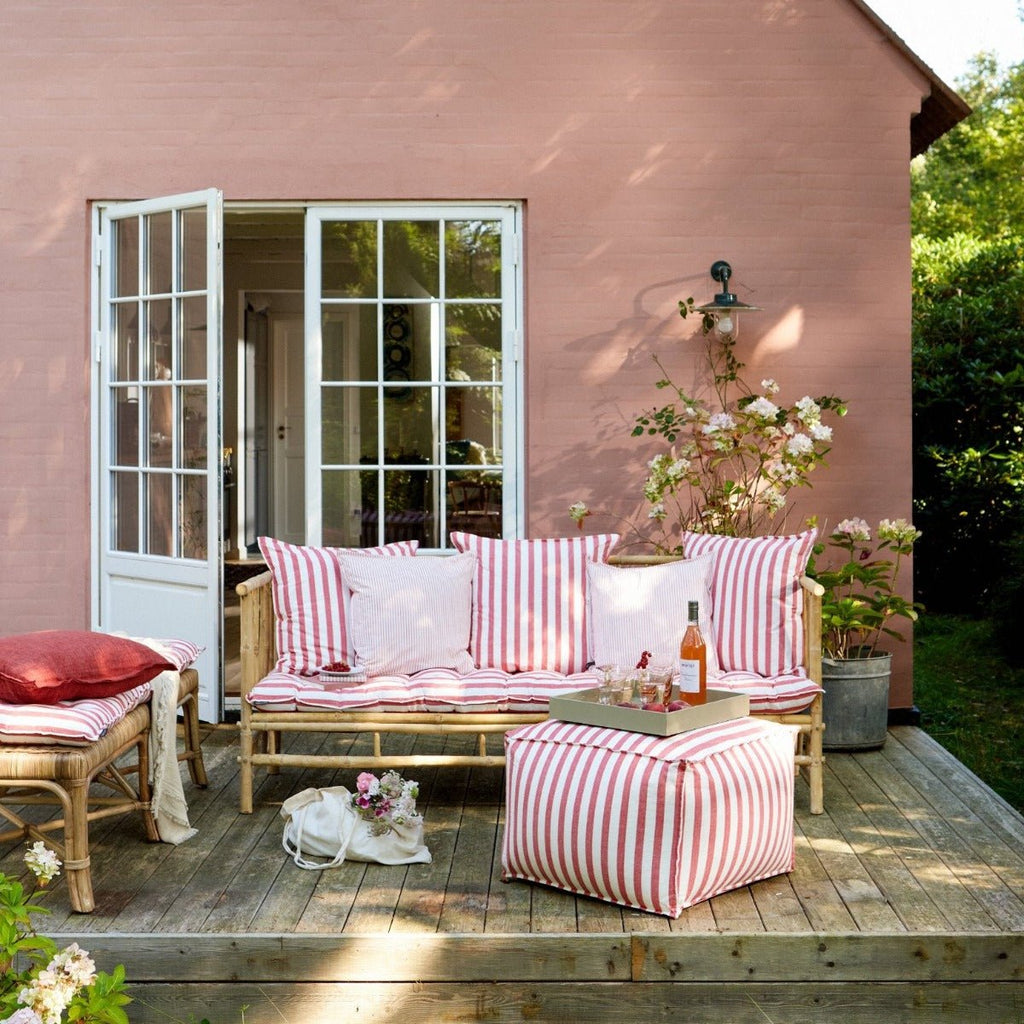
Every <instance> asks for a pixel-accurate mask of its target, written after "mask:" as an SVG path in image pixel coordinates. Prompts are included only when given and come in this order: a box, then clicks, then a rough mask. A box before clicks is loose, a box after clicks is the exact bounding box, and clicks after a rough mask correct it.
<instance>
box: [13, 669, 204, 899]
mask: <svg viewBox="0 0 1024 1024" xmlns="http://www.w3.org/2000/svg"><path fill="white" fill-rule="evenodd" d="M198 687H199V676H198V674H197V672H196V671H195V669H186V670H185V671H183V672H182V673H181V684H180V687H179V691H178V706H179V707H180V708H181V709H182V713H183V717H184V736H185V744H184V747H185V749H184V750H183V751H181V752H179V755H178V760H179V761H184V762H185V763H186V764H187V765H188V770H189V775H190V777H191V779H192V782H193V783H194V784H195V785H197V786H205V785H206V784H207V776H206V768H205V765H204V764H203V755H202V749H201V747H200V745H199V740H200V734H199V716H198V708H197V703H196V695H197V692H198ZM150 723H151V712H150V705H149V703H148V702H147V703H145V704H140V705H139V706H138V707H136V708H134V709H133V710H132V711H129V712H128V714H127V715H125V717H124V718H122V719H121V720H120V721H118V722H116V723H115V724H114V725H113V726H111V728H110V729H109V731H108V732H107V733H106V734H105V735H104V736H102V737H101V738H100V739H98V740H96V741H95V742H93V743H86V744H83V745H82V746H61V745H59V744H38V745H33V744H17V745H2V746H0V816H2V817H3V818H5V819H6V820H7V822H8V823H9V824H10V826H12V827H9V828H6V829H5V830H3V831H0V841H6V840H11V839H31V840H42V841H43V842H44V843H46V845H47V846H50V847H52V848H53V849H54V850H55V851H56V852H57V855H58V856H59V857H60V858H61V860H62V861H63V862H64V868H63V870H64V873H65V875H66V878H67V884H68V893H69V897H70V902H71V907H72V909H73V910H75V911H78V912H79V913H83V914H87V913H89V912H90V911H92V910H93V908H94V906H95V902H94V900H93V890H92V875H91V871H90V859H89V824H90V822H93V821H98V820H100V819H102V818H109V817H111V816H114V815H119V814H128V813H131V812H132V811H138V812H139V813H140V814H141V815H142V824H143V830H144V832H145V836H146V839H148V840H150V841H152V842H156V841H157V840H158V839H159V838H160V837H159V835H158V833H157V827H156V822H155V820H154V818H153V814H152V811H151V808H150V783H149V731H150ZM133 775H134V776H137V779H136V781H135V782H134V784H133V782H132V778H131V777H132V776H133ZM94 786H95V787H96V788H97V789H99V788H100V787H102V790H103V792H102V793H94V792H91V790H92V789H93V787H94ZM39 804H47V805H57V806H59V807H60V816H59V817H56V818H53V819H51V820H48V821H43V822H34V821H32V820H30V815H29V810H28V809H29V808H31V807H34V806H37V805H39ZM58 831H63V836H64V838H63V842H60V841H59V840H57V839H56V838H55V837H54V835H53V833H55V832H58Z"/></svg>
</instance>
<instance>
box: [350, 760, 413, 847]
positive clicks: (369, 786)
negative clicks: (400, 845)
mask: <svg viewBox="0 0 1024 1024" xmlns="http://www.w3.org/2000/svg"><path fill="white" fill-rule="evenodd" d="M419 795H420V787H419V784H418V783H416V782H414V781H413V780H411V779H403V778H402V776H401V775H399V774H398V772H396V771H387V772H384V774H383V775H381V777H380V778H379V779H378V778H377V776H376V775H374V774H372V773H371V772H362V773H361V774H360V775H359V777H358V778H357V779H356V792H355V793H353V794H352V803H353V805H354V806H355V808H356V810H357V811H358V812H359V815H360V817H362V818H364V819H365V820H366V821H368V822H370V834H371V835H375V836H383V835H387V834H388V833H389V832H390V831H391V830H392V829H393V828H394V827H395V826H396V825H406V824H414V823H416V822H418V821H419V820H420V815H418V814H417V813H416V798H417V797H418V796H419Z"/></svg>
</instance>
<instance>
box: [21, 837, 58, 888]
mask: <svg viewBox="0 0 1024 1024" xmlns="http://www.w3.org/2000/svg"><path fill="white" fill-rule="evenodd" d="M25 864H26V865H27V867H28V869H29V870H30V871H31V872H32V874H33V875H35V876H36V878H37V879H38V880H39V884H40V885H46V884H47V883H49V882H52V881H53V879H55V878H56V877H57V876H58V875H59V874H60V859H59V858H58V857H57V854H55V853H54V852H53V850H51V849H50V848H49V847H48V846H47V845H46V844H45V843H43V842H35V843H33V844H32V845H31V846H30V847H29V848H28V852H27V853H26V854H25Z"/></svg>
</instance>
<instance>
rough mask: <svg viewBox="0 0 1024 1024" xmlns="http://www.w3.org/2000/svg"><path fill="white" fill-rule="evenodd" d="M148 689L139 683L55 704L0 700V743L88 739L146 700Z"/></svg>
mask: <svg viewBox="0 0 1024 1024" xmlns="http://www.w3.org/2000/svg"><path fill="white" fill-rule="evenodd" d="M151 690H152V684H151V683H143V684H142V685H141V686H136V687H135V688H134V689H132V690H126V691H125V692H124V693H119V694H116V695H115V696H113V697H97V698H87V699H86V700H65V701H60V702H59V703H58V704H6V703H0V743H14V744H61V745H65V746H75V745H81V744H86V743H92V742H94V741H95V740H98V739H100V738H101V737H102V736H103V735H104V734H105V733H106V732H107V730H108V729H109V728H110V727H111V726H112V725H114V724H115V723H116V722H119V721H120V720H121V719H122V718H124V716H125V715H127V714H128V712H129V711H131V710H133V709H134V708H136V707H138V706H139V705H140V704H141V703H142V702H143V701H146V700H148V699H149V695H150V692H151Z"/></svg>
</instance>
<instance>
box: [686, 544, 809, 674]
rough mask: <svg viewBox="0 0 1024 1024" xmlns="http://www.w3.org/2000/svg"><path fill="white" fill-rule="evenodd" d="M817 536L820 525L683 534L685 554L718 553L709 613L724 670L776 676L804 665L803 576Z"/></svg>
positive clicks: (720, 664) (716, 554) (721, 666)
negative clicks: (757, 532)
mask: <svg viewBox="0 0 1024 1024" xmlns="http://www.w3.org/2000/svg"><path fill="white" fill-rule="evenodd" d="M816 536H817V531H816V530H807V531H806V532H805V533H800V534H796V535H795V536H791V537H722V536H719V535H717V534H711V533H684V534H683V553H684V555H685V556H686V557H687V558H696V557H697V556H699V555H707V554H710V555H713V556H714V566H713V568H712V572H711V600H712V605H713V607H712V613H711V617H712V619H713V620H714V628H715V646H716V648H717V651H718V663H719V667H720V668H721V669H722V671H723V672H752V673H754V674H755V675H759V676H765V677H773V676H782V675H786V674H787V673H791V672H793V671H794V670H796V669H799V668H801V667H803V661H804V630H803V589H802V588H801V586H800V577H801V576H803V574H804V573H805V572H806V571H807V562H808V559H809V558H810V557H811V549H812V548H813V547H814V540H815V537H816Z"/></svg>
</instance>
